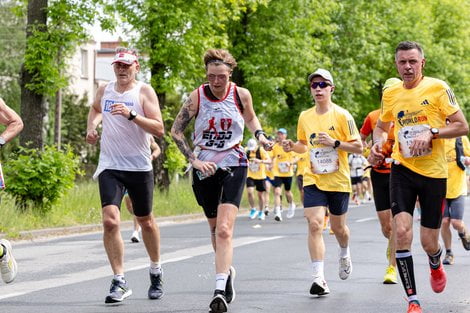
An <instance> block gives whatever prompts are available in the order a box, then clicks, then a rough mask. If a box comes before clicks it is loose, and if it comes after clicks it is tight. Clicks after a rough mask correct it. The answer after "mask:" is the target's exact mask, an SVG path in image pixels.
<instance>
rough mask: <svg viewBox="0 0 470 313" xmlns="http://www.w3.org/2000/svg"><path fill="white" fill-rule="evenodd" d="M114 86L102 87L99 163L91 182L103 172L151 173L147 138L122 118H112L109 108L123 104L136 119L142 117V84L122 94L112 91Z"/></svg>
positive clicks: (138, 128) (113, 84) (118, 116)
mask: <svg viewBox="0 0 470 313" xmlns="http://www.w3.org/2000/svg"><path fill="white" fill-rule="evenodd" d="M115 85H116V82H115V81H113V82H110V83H108V85H107V86H106V87H105V90H104V93H103V97H102V98H101V112H102V116H103V122H102V123H103V132H102V134H101V142H100V149H101V150H100V159H99V162H98V168H97V169H96V172H95V174H94V175H93V178H95V179H96V177H98V175H99V174H100V173H101V172H102V171H104V170H105V169H113V170H122V171H137V172H144V171H150V170H152V162H151V159H150V153H151V152H150V136H151V135H150V134H149V133H147V132H146V131H144V130H143V129H142V128H140V127H139V126H137V124H136V123H134V122H133V121H129V120H128V119H127V118H126V117H124V116H121V115H112V114H111V108H110V107H111V105H112V104H114V103H124V104H125V105H126V106H127V107H128V108H129V109H131V110H135V111H136V112H137V114H138V115H144V111H143V109H142V105H141V103H140V89H141V88H142V86H143V83H142V82H137V84H136V85H135V87H134V88H132V89H131V90H127V91H125V92H124V93H118V92H117V91H116V90H115Z"/></svg>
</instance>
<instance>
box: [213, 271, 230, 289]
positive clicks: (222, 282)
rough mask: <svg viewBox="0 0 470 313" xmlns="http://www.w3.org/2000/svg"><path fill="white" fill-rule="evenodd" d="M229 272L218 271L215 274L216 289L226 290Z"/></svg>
mask: <svg viewBox="0 0 470 313" xmlns="http://www.w3.org/2000/svg"><path fill="white" fill-rule="evenodd" d="M227 279H228V274H227V273H218V274H215V289H218V290H225V286H226V285H227Z"/></svg>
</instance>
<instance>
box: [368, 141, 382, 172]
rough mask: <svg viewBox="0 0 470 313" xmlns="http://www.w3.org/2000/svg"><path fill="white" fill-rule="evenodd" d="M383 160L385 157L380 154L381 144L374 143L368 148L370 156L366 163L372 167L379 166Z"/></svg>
mask: <svg viewBox="0 0 470 313" xmlns="http://www.w3.org/2000/svg"><path fill="white" fill-rule="evenodd" d="M384 159H385V155H384V154H383V153H382V142H380V141H379V142H376V143H375V144H373V145H372V147H371V148H370V154H369V156H368V157H367V161H369V163H370V164H371V165H373V166H375V165H377V164H379V163H380V162H382V161H383V160H384Z"/></svg>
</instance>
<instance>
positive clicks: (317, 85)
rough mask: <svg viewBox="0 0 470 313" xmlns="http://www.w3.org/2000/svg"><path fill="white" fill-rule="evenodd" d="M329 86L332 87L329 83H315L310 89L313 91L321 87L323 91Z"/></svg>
mask: <svg viewBox="0 0 470 313" xmlns="http://www.w3.org/2000/svg"><path fill="white" fill-rule="evenodd" d="M327 86H331V85H330V84H328V83H327V82H313V83H312V84H311V85H310V87H312V88H313V89H317V87H320V88H321V89H323V88H326V87H327Z"/></svg>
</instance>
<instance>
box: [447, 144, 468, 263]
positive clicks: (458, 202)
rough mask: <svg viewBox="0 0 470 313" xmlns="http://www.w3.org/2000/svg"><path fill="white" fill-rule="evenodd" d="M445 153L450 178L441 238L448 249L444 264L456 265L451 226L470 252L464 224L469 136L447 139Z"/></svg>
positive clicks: (448, 179)
mask: <svg viewBox="0 0 470 313" xmlns="http://www.w3.org/2000/svg"><path fill="white" fill-rule="evenodd" d="M445 151H446V159H447V168H448V173H449V177H448V178H447V192H446V201H445V207H444V216H443V218H442V226H441V236H442V240H443V241H444V246H445V248H446V255H445V257H444V260H443V261H442V263H444V264H446V265H452V264H454V254H453V253H452V233H451V231H450V225H452V227H453V228H454V229H455V230H456V231H457V233H458V235H459V237H460V240H461V241H462V245H463V247H464V249H465V250H467V251H468V250H470V233H469V232H468V230H467V228H466V227H465V224H464V222H463V213H464V210H465V196H466V195H467V184H466V181H465V180H466V175H465V169H466V166H468V165H470V158H469V157H470V142H469V140H468V138H467V136H462V137H459V138H452V139H447V140H446V141H445Z"/></svg>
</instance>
